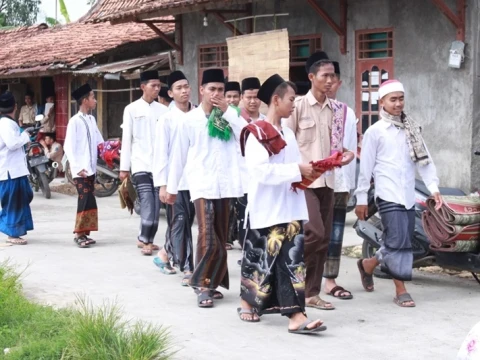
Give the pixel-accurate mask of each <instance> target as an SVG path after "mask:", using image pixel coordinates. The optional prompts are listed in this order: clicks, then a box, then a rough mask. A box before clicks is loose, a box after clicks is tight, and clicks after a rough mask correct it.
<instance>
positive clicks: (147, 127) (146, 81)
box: [120, 70, 168, 256]
mask: <svg viewBox="0 0 480 360" xmlns="http://www.w3.org/2000/svg"><path fill="white" fill-rule="evenodd" d="M140 82H141V85H140V86H141V88H142V91H143V95H142V97H141V98H140V99H138V100H137V101H135V102H133V103H131V104H130V105H128V106H127V107H126V108H125V111H124V113H123V125H122V129H123V135H122V153H121V156H120V180H122V181H123V180H124V179H125V178H127V177H128V176H130V171H131V173H132V178H133V181H132V182H133V184H134V185H135V189H136V190H137V194H138V199H139V201H140V218H141V223H140V234H139V236H138V244H137V246H138V247H139V248H141V249H142V254H143V255H148V256H149V255H152V253H153V251H154V250H160V248H159V247H158V246H157V245H154V244H153V242H154V239H155V235H156V233H157V230H158V222H159V219H160V198H159V189H158V187H155V186H154V184H153V176H152V168H153V163H152V162H153V146H154V144H155V126H156V124H157V120H158V119H159V118H160V116H162V115H163V114H164V113H166V112H167V111H168V108H167V107H166V106H165V105H162V104H159V103H158V102H157V101H155V100H157V98H158V94H159V92H160V87H161V83H160V80H159V77H158V72H157V71H156V70H152V71H145V72H143V73H141V74H140Z"/></svg>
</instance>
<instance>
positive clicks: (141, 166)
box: [120, 98, 168, 174]
mask: <svg viewBox="0 0 480 360" xmlns="http://www.w3.org/2000/svg"><path fill="white" fill-rule="evenodd" d="M167 111H168V108H167V107H166V106H165V105H162V104H159V103H158V102H156V101H153V102H152V103H150V104H149V103H148V102H146V101H145V100H143V98H140V99H138V100H137V101H134V102H133V103H131V104H130V105H128V106H127V107H126V108H125V111H124V112H123V124H122V129H123V133H122V152H121V156H120V170H121V171H130V170H131V171H132V174H135V173H138V172H150V173H151V172H152V162H153V145H154V144H155V126H156V124H157V120H158V119H159V118H160V116H162V115H163V114H164V113H166V112H167Z"/></svg>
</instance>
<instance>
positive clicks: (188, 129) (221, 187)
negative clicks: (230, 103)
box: [167, 105, 247, 201]
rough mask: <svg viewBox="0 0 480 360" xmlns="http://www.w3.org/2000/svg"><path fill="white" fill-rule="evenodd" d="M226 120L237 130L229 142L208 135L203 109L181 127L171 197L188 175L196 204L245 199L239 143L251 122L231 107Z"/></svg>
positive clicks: (169, 188)
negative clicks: (238, 153) (207, 201)
mask: <svg viewBox="0 0 480 360" xmlns="http://www.w3.org/2000/svg"><path fill="white" fill-rule="evenodd" d="M223 118H224V119H225V120H227V121H228V122H229V124H230V126H231V128H232V130H233V134H232V135H233V136H232V138H231V139H230V140H229V141H223V140H220V139H218V138H215V137H211V136H209V135H208V127H207V123H208V119H207V115H206V114H205V111H204V110H203V108H202V106H201V105H200V106H199V107H197V108H196V109H193V110H191V111H190V112H189V113H188V114H186V115H185V121H183V122H180V123H179V124H178V125H179V128H178V131H177V136H176V137H175V140H174V145H173V147H174V151H173V152H172V157H171V160H170V169H169V174H168V184H167V192H168V193H170V194H177V193H178V189H179V183H180V179H181V178H182V176H183V173H184V172H185V175H186V177H187V181H188V187H189V190H190V196H191V199H192V201H194V200H196V199H200V198H204V199H224V198H236V197H241V196H243V189H242V183H241V178H240V170H239V167H238V156H237V143H236V141H237V140H236V139H238V138H239V137H240V132H241V131H242V129H243V127H244V126H245V125H247V122H246V121H245V120H244V119H242V118H241V117H239V116H238V114H237V111H236V110H235V109H233V108H232V107H228V109H227V111H226V112H225V113H224V114H223Z"/></svg>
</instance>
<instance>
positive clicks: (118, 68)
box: [74, 52, 169, 74]
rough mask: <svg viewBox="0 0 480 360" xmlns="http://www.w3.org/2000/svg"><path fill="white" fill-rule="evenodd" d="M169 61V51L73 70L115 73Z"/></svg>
mask: <svg viewBox="0 0 480 360" xmlns="http://www.w3.org/2000/svg"><path fill="white" fill-rule="evenodd" d="M168 61H169V52H163V53H160V54H155V55H150V56H145V57H142V58H137V59H130V60H123V61H118V62H114V63H109V64H102V65H97V66H93V67H91V68H86V69H81V70H77V71H74V73H76V74H105V73H109V74H115V73H120V72H123V71H127V70H135V69H137V68H139V67H142V66H145V65H151V64H155V63H156V65H157V67H160V66H163V65H165V64H167V63H168Z"/></svg>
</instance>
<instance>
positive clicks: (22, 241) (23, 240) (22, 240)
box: [6, 238, 27, 245]
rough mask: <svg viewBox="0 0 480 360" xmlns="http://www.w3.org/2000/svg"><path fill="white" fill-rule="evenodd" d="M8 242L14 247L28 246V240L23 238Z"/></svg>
mask: <svg viewBox="0 0 480 360" xmlns="http://www.w3.org/2000/svg"><path fill="white" fill-rule="evenodd" d="M6 242H7V243H8V244H12V245H27V240H25V239H22V238H11V239H7V240H6Z"/></svg>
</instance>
